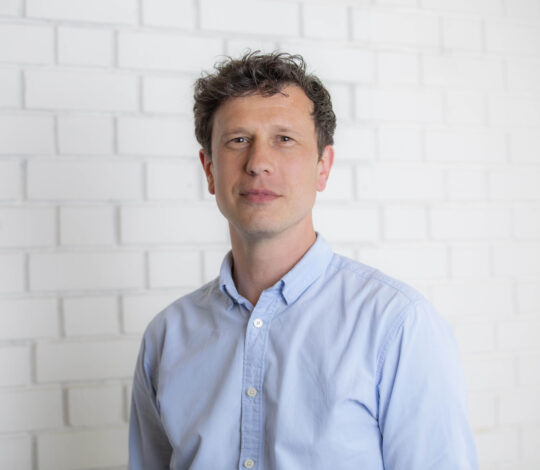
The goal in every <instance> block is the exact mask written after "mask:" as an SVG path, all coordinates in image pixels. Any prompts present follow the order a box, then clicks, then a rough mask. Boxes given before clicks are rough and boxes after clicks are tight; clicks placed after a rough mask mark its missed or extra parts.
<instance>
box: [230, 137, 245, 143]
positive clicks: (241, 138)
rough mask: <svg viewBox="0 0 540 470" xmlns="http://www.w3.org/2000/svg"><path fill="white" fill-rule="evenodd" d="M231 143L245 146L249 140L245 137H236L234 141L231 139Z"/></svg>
mask: <svg viewBox="0 0 540 470" xmlns="http://www.w3.org/2000/svg"><path fill="white" fill-rule="evenodd" d="M231 142H234V143H237V144H245V143H246V142H247V139H246V138H245V137H235V138H234V139H231Z"/></svg>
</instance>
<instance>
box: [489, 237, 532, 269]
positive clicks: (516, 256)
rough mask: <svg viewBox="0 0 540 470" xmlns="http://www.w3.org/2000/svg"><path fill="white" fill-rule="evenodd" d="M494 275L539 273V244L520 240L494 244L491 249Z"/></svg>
mask: <svg viewBox="0 0 540 470" xmlns="http://www.w3.org/2000/svg"><path fill="white" fill-rule="evenodd" d="M493 266H494V272H495V275H496V276H538V275H540V244H539V243H538V242H536V241H535V242H528V241H521V242H519V243H518V242H516V243H507V244H502V245H496V246H495V247H494V250H493Z"/></svg>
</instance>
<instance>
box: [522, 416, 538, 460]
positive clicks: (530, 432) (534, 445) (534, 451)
mask: <svg viewBox="0 0 540 470" xmlns="http://www.w3.org/2000/svg"><path fill="white" fill-rule="evenodd" d="M538 442H540V426H538V423H535V424H533V425H530V426H524V429H523V434H522V435H521V453H522V456H523V458H524V459H529V462H531V463H529V464H527V463H525V465H528V466H527V467H526V468H534V467H533V465H538V463H540V459H539V456H538Z"/></svg>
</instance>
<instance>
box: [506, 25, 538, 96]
mask: <svg viewBox="0 0 540 470" xmlns="http://www.w3.org/2000/svg"><path fill="white" fill-rule="evenodd" d="M538 41H539V42H540V35H538ZM508 86H509V88H510V90H511V91H516V92H531V93H538V92H540V60H538V59H511V60H509V61H508Z"/></svg>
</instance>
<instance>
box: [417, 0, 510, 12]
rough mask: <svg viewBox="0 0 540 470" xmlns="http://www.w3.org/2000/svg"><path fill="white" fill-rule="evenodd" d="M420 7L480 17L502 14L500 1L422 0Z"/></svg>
mask: <svg viewBox="0 0 540 470" xmlns="http://www.w3.org/2000/svg"><path fill="white" fill-rule="evenodd" d="M422 7H423V8H435V9H441V10H448V11H458V12H462V13H480V14H482V15H486V14H491V15H501V14H502V12H503V8H502V4H501V1H500V0H422Z"/></svg>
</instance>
